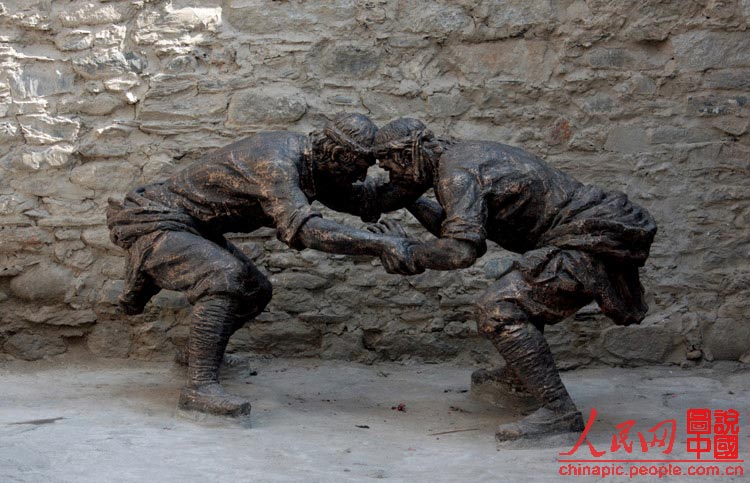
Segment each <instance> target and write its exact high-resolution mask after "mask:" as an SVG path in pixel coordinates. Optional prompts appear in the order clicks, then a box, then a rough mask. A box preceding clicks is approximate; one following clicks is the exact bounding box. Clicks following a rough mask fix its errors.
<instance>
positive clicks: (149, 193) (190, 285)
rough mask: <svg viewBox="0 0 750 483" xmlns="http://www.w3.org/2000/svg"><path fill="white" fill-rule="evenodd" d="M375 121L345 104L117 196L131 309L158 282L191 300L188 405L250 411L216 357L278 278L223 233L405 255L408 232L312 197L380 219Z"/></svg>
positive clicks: (112, 210) (112, 218)
mask: <svg viewBox="0 0 750 483" xmlns="http://www.w3.org/2000/svg"><path fill="white" fill-rule="evenodd" d="M376 131H377V128H376V126H375V125H374V124H373V123H372V122H371V121H370V120H369V119H368V118H367V117H365V116H362V115H357V114H342V115H338V116H336V117H335V118H334V120H333V121H332V122H329V123H328V124H327V126H326V127H325V129H323V131H322V132H314V133H312V134H310V135H309V136H304V135H300V134H296V133H292V132H286V131H283V132H265V133H258V134H255V135H253V136H250V137H248V138H246V139H242V140H240V141H238V142H235V143H233V144H231V145H229V146H226V147H224V148H221V149H218V150H216V151H214V152H211V153H209V154H208V155H206V156H204V157H203V158H201V159H199V160H198V161H197V162H195V163H194V164H192V165H191V166H189V167H187V168H186V169H185V170H183V171H181V172H179V173H177V174H175V175H174V176H172V177H171V178H169V179H167V180H166V181H164V182H161V183H155V184H150V185H147V186H143V187H140V188H137V189H135V190H133V191H131V192H130V193H128V194H127V196H126V197H125V200H124V201H123V202H119V201H115V200H110V204H109V207H108V210H107V224H108V226H109V228H110V235H111V239H112V241H113V242H114V243H115V244H117V245H118V246H120V247H122V248H124V249H126V250H127V252H128V264H127V265H128V268H127V274H126V280H125V290H124V292H123V294H122V295H121V297H120V302H121V306H122V308H123V310H124V311H125V312H126V313H128V314H137V313H140V312H142V311H143V309H144V306H145V304H146V303H147V302H148V301H149V299H151V297H153V295H155V294H156V293H157V292H158V291H159V290H161V289H168V290H177V291H180V292H183V293H185V294H186V295H187V298H188V301H189V302H190V303H191V304H192V306H193V307H192V312H191V321H190V335H189V341H188V348H187V351H186V355H187V359H188V360H187V362H188V380H187V384H186V386H185V387H184V388H183V389H182V393H181V394H180V400H179V406H180V407H181V408H184V409H191V410H198V411H203V412H207V413H213V414H219V415H231V416H237V415H243V414H247V413H249V411H250V403H249V402H248V401H247V400H245V399H243V398H240V397H237V396H233V395H229V394H227V393H226V392H225V391H224V389H223V387H222V386H221V385H220V384H219V367H220V365H221V363H222V360H223V356H224V351H225V349H226V346H227V342H228V340H229V338H230V337H231V335H232V334H233V333H234V332H235V331H237V329H239V328H240V327H242V326H243V325H244V324H245V323H246V322H247V321H248V320H250V319H252V318H253V317H255V316H257V315H258V314H259V313H260V312H261V311H262V310H263V308H264V307H265V306H266V305H267V304H268V302H269V301H270V299H271V290H272V289H271V284H270V283H269V281H268V279H267V278H266V277H265V276H264V275H263V274H262V273H261V272H260V271H258V269H257V268H256V267H255V266H254V265H253V263H252V262H251V261H250V260H249V259H248V258H247V257H246V256H245V255H244V254H243V253H242V252H241V251H240V250H239V249H237V248H236V247H235V246H233V245H232V244H231V243H230V242H228V241H227V240H226V239H225V238H224V236H223V234H224V233H227V232H245V233H248V232H252V231H254V230H256V229H257V228H260V227H264V226H265V227H274V228H276V233H277V237H278V238H279V240H281V241H283V242H284V243H286V244H287V245H289V246H290V247H293V248H297V249H302V248H305V247H309V248H314V249H317V250H322V251H325V252H330V253H339V254H351V255H371V256H385V255H387V256H388V260H389V263H395V264H396V266H395V267H393V269H394V270H399V271H407V272H408V271H415V270H416V269H415V267H406V266H400V263H402V262H393V260H407V258H406V257H405V253H406V249H407V248H408V246H409V243H410V242H409V241H408V240H406V239H403V238H399V237H393V236H389V235H381V234H374V233H370V232H367V231H359V230H354V229H352V228H349V227H347V226H344V225H341V224H339V223H335V222H333V221H329V220H325V219H323V218H322V217H321V216H320V213H319V212H318V211H316V210H315V209H314V208H312V207H311V206H310V203H312V201H313V200H319V201H320V202H321V203H323V204H325V205H327V206H329V207H331V208H333V209H335V210H339V211H345V212H348V213H351V214H354V215H358V216H360V217H362V219H363V220H365V221H375V220H377V218H378V216H379V212H377V211H373V209H372V207H371V206H370V205H368V200H375V199H377V198H378V197H377V195H376V193H375V188H374V185H373V184H372V183H365V184H359V183H356V184H355V182H357V181H360V180H364V179H365V176H366V174H367V169H368V168H369V167H370V166H371V165H372V164H374V162H375V160H374V157H373V156H372V152H371V145H372V142H373V139H374V136H375V133H376Z"/></svg>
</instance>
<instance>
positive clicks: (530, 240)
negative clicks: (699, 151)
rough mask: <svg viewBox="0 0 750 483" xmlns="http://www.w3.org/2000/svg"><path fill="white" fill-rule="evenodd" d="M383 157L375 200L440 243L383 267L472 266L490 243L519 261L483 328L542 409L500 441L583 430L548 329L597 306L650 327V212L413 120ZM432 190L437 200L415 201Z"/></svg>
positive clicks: (486, 309) (402, 123)
mask: <svg viewBox="0 0 750 483" xmlns="http://www.w3.org/2000/svg"><path fill="white" fill-rule="evenodd" d="M375 155H376V157H377V158H378V163H379V165H380V166H381V167H382V168H383V169H385V170H387V171H388V172H389V175H390V183H389V185H390V186H389V187H388V189H389V190H390V193H385V192H383V193H381V194H379V196H381V197H385V196H386V194H387V196H388V197H389V198H390V199H393V198H400V199H401V200H402V203H403V204H407V205H408V206H407V208H408V209H409V211H410V212H411V213H412V214H413V215H414V216H415V217H416V218H417V219H418V220H419V221H420V222H421V223H422V224H423V225H424V226H425V227H426V228H427V229H428V230H429V231H430V232H431V233H432V234H434V235H435V236H436V237H438V238H437V239H433V240H431V241H428V242H425V243H423V244H413V245H410V246H409V247H408V250H407V251H408V253H409V259H410V260H408V261H404V260H402V259H399V258H395V259H392V260H386V261H384V266H386V267H390V269H391V270H392V271H394V272H397V273H403V274H409V273H418V272H421V271H422V270H424V269H426V268H427V269H434V270H454V269H459V268H465V267H468V266H470V265H472V264H473V263H474V261H475V260H476V259H477V258H478V257H480V256H482V255H483V254H484V253H485V251H486V250H487V240H491V241H493V242H495V243H497V244H498V245H500V246H501V247H503V248H505V249H507V250H509V251H512V252H516V253H520V254H522V255H521V256H520V257H519V258H518V259H517V260H515V261H514V262H513V264H512V266H511V268H510V269H509V270H508V271H507V272H506V273H505V274H503V275H502V276H501V277H500V278H499V279H498V280H497V282H495V283H494V284H492V285H491V286H490V287H489V288H488V289H487V291H486V292H485V293H484V294H483V295H482V296H481V298H480V299H479V303H478V309H479V314H478V317H479V318H478V330H479V332H480V333H481V334H483V335H484V336H486V337H488V338H489V339H490V340H491V341H492V343H493V345H494V346H495V347H496V348H497V350H498V351H499V352H500V354H501V355H502V356H503V358H504V359H505V361H506V368H507V369H508V370H509V372H510V374H511V375H513V376H515V378H517V380H518V381H519V382H520V383H521V384H522V386H523V387H525V388H526V389H527V390H528V392H529V393H531V395H532V396H534V397H535V398H536V399H537V400H538V402H539V404H540V407H539V409H538V410H536V412H533V413H532V414H530V415H528V416H527V417H525V418H523V419H522V420H520V421H519V422H515V423H509V424H504V425H501V426H500V427H498V429H497V432H496V438H497V440H498V441H505V440H512V439H516V438H521V437H526V436H535V435H542V434H548V433H554V432H566V431H580V430H582V429H583V419H582V417H581V413H580V412H579V411H578V409H577V408H576V405H575V403H574V402H573V400H572V399H571V397H570V395H569V394H568V392H567V390H566V389H565V386H564V385H563V383H562V381H561V380H560V376H559V374H558V371H557V369H556V367H555V362H554V359H553V357H552V353H551V352H550V349H549V346H548V345H547V342H546V341H545V339H544V336H543V330H544V326H545V324H554V323H556V322H559V321H561V320H563V319H564V318H566V317H568V316H570V315H572V314H574V313H575V312H577V311H578V310H579V309H580V308H581V307H583V306H584V305H586V304H588V303H590V302H591V301H596V302H597V303H598V304H599V306H600V308H601V309H602V312H603V313H604V314H605V315H606V316H608V317H610V318H611V319H612V320H613V321H614V322H615V323H617V324H620V325H628V324H636V323H639V322H640V321H641V320H643V318H644V316H645V314H646V311H647V310H648V307H647V305H646V304H645V303H644V300H643V286H642V285H641V282H640V279H639V275H638V267H641V266H643V264H644V262H645V260H646V258H647V257H648V254H649V249H650V246H651V243H652V241H653V239H654V235H655V234H656V225H655V223H654V220H653V218H652V217H651V215H650V214H649V213H648V212H647V211H646V210H644V209H643V208H641V207H640V206H638V205H636V204H634V203H632V202H630V201H629V200H628V198H627V196H626V195H625V194H623V193H621V192H618V191H604V190H602V189H600V188H598V187H596V186H589V185H584V184H582V183H580V182H578V181H576V180H575V179H573V178H572V177H570V176H568V175H567V174H565V173H563V172H561V171H559V170H557V169H555V168H553V167H551V166H549V165H548V164H546V163H545V162H544V161H542V160H540V159H539V158H537V157H535V156H533V155H531V154H529V153H527V152H525V151H523V150H521V149H519V148H514V147H511V146H506V145H504V144H500V143H496V142H487V141H458V140H444V139H439V138H436V137H435V136H434V135H433V134H432V133H431V132H430V131H429V130H428V129H427V128H426V127H425V125H424V124H422V122H420V121H418V120H416V119H409V118H403V119H397V120H395V121H392V122H390V123H388V124H386V125H385V126H383V127H382V128H381V129H380V130H379V131H378V133H377V136H376V140H375ZM430 188H434V190H435V196H436V199H437V201H438V203H435V202H432V201H429V200H427V199H426V198H419V196H420V195H421V194H423V193H424V192H425V191H427V190H428V189H430ZM383 211H387V210H383ZM375 231H379V232H381V233H397V231H396V230H392V229H390V230H389V228H388V227H386V228H380V229H376V230H375ZM394 255H395V256H397V257H399V256H401V254H400V253H395V252H394ZM385 257H386V258H389V257H391V255H390V254H387V255H386V256H385ZM404 267H411V268H409V269H408V270H406V271H400V270H402V269H403V268H404Z"/></svg>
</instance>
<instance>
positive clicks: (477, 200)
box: [437, 172, 487, 256]
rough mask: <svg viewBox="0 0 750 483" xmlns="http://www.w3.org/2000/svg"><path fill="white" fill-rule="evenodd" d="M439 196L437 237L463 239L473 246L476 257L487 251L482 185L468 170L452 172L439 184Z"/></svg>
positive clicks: (485, 215) (485, 208)
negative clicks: (442, 216) (440, 213)
mask: <svg viewBox="0 0 750 483" xmlns="http://www.w3.org/2000/svg"><path fill="white" fill-rule="evenodd" d="M437 189H438V193H437V195H438V199H439V200H440V203H441V204H442V205H443V209H444V210H445V220H444V221H443V224H442V225H441V227H440V238H453V239H456V240H463V241H467V242H469V243H471V244H472V245H474V248H475V249H476V251H477V256H482V255H484V253H485V252H486V251H487V241H486V239H487V231H486V230H485V224H486V222H487V203H486V201H485V197H484V195H483V194H482V190H481V185H480V183H479V181H478V180H477V178H476V177H475V176H473V175H472V174H471V173H467V172H455V173H451V175H450V176H446V177H443V178H442V179H441V181H440V182H439V183H438V186H437Z"/></svg>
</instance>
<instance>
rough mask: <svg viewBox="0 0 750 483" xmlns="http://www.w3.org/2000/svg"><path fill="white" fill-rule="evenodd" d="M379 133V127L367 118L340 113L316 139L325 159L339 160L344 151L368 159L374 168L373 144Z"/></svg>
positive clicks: (318, 133) (319, 132) (316, 135)
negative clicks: (376, 134)
mask: <svg viewBox="0 0 750 483" xmlns="http://www.w3.org/2000/svg"><path fill="white" fill-rule="evenodd" d="M377 132H378V127H377V126H376V125H375V124H374V123H373V122H372V121H371V120H370V119H369V118H368V117H367V116H364V115H362V114H351V113H339V114H336V115H335V116H334V117H333V118H332V119H330V120H329V121H328V122H327V123H326V125H325V127H324V128H323V130H322V131H318V132H317V133H315V137H316V139H317V140H318V145H319V146H320V150H321V153H320V154H321V155H322V158H323V159H337V158H338V155H339V154H340V153H341V152H342V151H344V152H349V153H353V154H355V155H357V156H358V157H360V158H364V159H366V160H367V161H368V163H369V164H370V165H371V166H372V165H373V164H375V156H374V155H373V152H372V144H373V142H374V141H375V133H377Z"/></svg>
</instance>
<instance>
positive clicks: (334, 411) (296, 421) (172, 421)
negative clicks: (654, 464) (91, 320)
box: [0, 358, 750, 483]
mask: <svg viewBox="0 0 750 483" xmlns="http://www.w3.org/2000/svg"><path fill="white" fill-rule="evenodd" d="M473 369H474V368H472V367H468V366H463V367H461V366H455V365H449V364H441V365H396V364H387V365H386V364H376V365H372V366H366V365H359V364H355V363H346V362H330V361H319V360H280V359H275V360H253V361H251V365H250V366H249V368H237V369H232V370H230V371H227V372H226V373H225V375H224V379H225V382H226V385H227V387H228V389H229V390H231V391H233V392H235V393H238V394H243V395H246V396H248V397H249V398H251V400H252V401H253V410H252V416H251V419H250V422H249V423H250V424H248V422H247V421H245V422H239V423H238V422H231V421H226V420H222V419H210V418H209V419H205V418H191V417H186V416H185V415H182V414H179V413H177V411H176V410H175V405H176V401H177V396H178V393H179V388H180V385H181V383H182V380H183V378H184V370H183V369H181V368H178V367H176V366H173V365H172V364H170V363H139V362H133V361H112V360H109V361H96V362H82V361H81V360H74V359H65V358H62V359H57V360H54V361H46V362H39V363H21V362H8V363H3V364H2V365H0V383H1V384H2V385H1V386H0V388H1V389H0V481H1V482H17V481H21V482H77V483H79V482H97V483H98V482H120V481H123V482H140V481H144V482H145V481H148V482H151V481H153V482H208V481H212V482H213V481H217V482H224V481H226V482H250V481H252V482H276V481H304V482H333V481H372V480H379V479H385V480H389V481H399V482H400V481H403V482H421V481H429V482H443V481H445V482H464V481H465V482H478V481H508V482H515V481H576V480H580V479H581V478H580V477H570V476H562V475H560V468H561V464H562V463H560V462H558V458H562V457H561V456H559V453H560V452H564V451H568V450H570V449H571V448H572V446H573V445H574V444H575V442H576V440H577V435H563V436H557V437H554V438H547V439H543V440H535V441H525V442H521V443H515V444H512V445H509V444H507V443H506V444H504V445H503V447H500V448H498V447H497V445H496V444H495V441H494V428H495V426H496V425H497V424H498V423H502V422H506V421H511V420H513V419H515V418H517V417H518V414H513V413H508V412H507V411H504V410H501V409H498V408H495V407H492V406H490V405H488V404H485V403H480V402H477V401H474V400H472V399H471V398H470V394H469V392H468V390H469V376H470V374H471V372H472V370H473ZM255 372H257V374H255ZM563 378H564V380H565V382H566V384H567V385H568V387H569V389H570V392H571V394H572V395H573V397H574V399H575V400H576V401H577V402H578V403H579V405H580V407H581V409H582V410H583V411H585V415H586V416H588V414H589V410H590V408H591V407H592V406H593V407H595V408H596V409H597V411H598V418H597V420H596V422H595V423H594V425H593V426H592V429H591V432H590V438H589V439H590V441H591V442H592V443H593V444H594V446H595V448H596V449H597V450H606V451H608V454H607V455H605V456H603V457H601V458H602V459H604V458H611V459H616V458H624V457H630V458H641V459H644V458H664V459H685V458H694V456H693V455H688V454H687V453H686V452H685V449H686V443H685V442H686V439H687V434H686V432H685V411H686V409H687V408H689V407H706V408H711V409H729V408H734V409H736V410H738V411H739V412H740V427H741V434H740V438H739V459H742V460H744V461H743V463H740V465H741V466H743V467H744V471H745V472H746V473H747V474H750V453H749V452H750V445H749V444H748V443H749V441H748V423H749V422H748V420H747V416H748V403H747V401H748V393H749V392H750V372H747V371H745V370H743V369H742V368H741V367H740V366H730V365H727V366H721V367H719V366H715V367H714V368H712V369H691V370H687V369H680V368H676V367H650V368H638V369H624V368H620V369H616V368H597V369H585V370H578V371H573V372H567V373H564V374H563ZM399 404H403V405H404V406H405V410H404V411H399V410H397V409H394V407H397V406H398V405H399ZM629 419H633V420H635V422H636V425H635V427H634V429H633V433H635V432H636V431H639V430H640V431H642V432H643V433H644V434H647V430H648V429H649V428H651V427H652V426H653V425H654V424H656V423H657V422H659V421H662V420H665V419H676V420H677V423H678V424H677V426H678V427H677V437H676V439H675V442H674V449H673V451H672V453H671V454H669V455H663V454H661V453H660V451H661V449H660V448H655V449H651V450H650V452H649V453H648V454H646V453H643V452H642V451H641V450H640V449H639V443H638V438H637V436H636V435H635V434H633V435H632V436H633V439H635V445H634V449H633V453H632V454H630V455H628V454H626V453H625V451H624V450H622V449H621V450H620V451H619V452H617V453H609V450H610V445H611V440H612V435H613V434H614V433H615V432H616V429H615V425H617V424H619V423H621V422H623V421H626V420H629ZM456 430H460V431H458V432H450V431H456ZM439 433H443V434H439ZM575 457H576V458H591V456H590V453H588V449H587V448H586V445H585V444H584V445H583V446H582V447H581V448H580V449H579V451H578V452H577V453H576V455H575ZM703 458H704V459H705V458H710V454H709V455H705V454H704V455H703ZM703 464H704V463H701V465H703ZM602 466H606V463H602ZM630 466H632V465H626V468H629V467H630ZM661 466H664V465H661ZM682 466H683V467H684V468H685V469H686V468H687V466H688V464H687V463H684V464H682ZM717 466H718V467H720V468H722V469H723V468H724V467H726V466H727V464H725V463H721V464H718V465H717ZM596 479H600V478H594V477H588V478H584V480H587V481H593V480H596ZM636 479H637V480H638V481H655V480H656V479H657V478H656V477H655V476H641V477H638V478H636ZM664 480H665V481H709V480H711V479H710V478H706V477H705V476H703V477H686V476H681V477H668V478H664ZM713 480H715V481H735V480H736V481H739V480H740V479H739V478H732V477H728V476H722V477H719V478H714V479H713ZM608 481H629V480H628V478H627V477H615V478H613V479H608Z"/></svg>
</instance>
